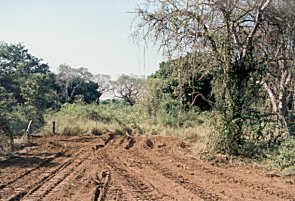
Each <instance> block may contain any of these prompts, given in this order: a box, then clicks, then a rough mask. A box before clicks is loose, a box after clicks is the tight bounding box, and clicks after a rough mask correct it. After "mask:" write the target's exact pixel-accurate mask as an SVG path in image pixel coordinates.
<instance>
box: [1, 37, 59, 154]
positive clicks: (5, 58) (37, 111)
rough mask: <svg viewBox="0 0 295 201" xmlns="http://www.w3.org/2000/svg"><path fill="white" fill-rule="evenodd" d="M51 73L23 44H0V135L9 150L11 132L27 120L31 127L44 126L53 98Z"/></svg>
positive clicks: (18, 131)
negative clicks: (47, 110)
mask: <svg viewBox="0 0 295 201" xmlns="http://www.w3.org/2000/svg"><path fill="white" fill-rule="evenodd" d="M52 75H53V74H52V73H50V71H49V66H48V65H47V64H46V63H44V62H42V59H39V58H36V57H34V56H33V55H31V54H30V53H29V52H28V50H27V49H26V48H25V46H24V45H23V44H20V43H18V44H7V43H4V42H3V43H1V44H0V97H1V101H0V113H1V117H0V134H1V136H0V138H1V141H2V142H3V143H4V145H5V144H9V145H10V150H12V147H13V135H14V134H18V133H21V132H22V131H23V129H25V127H26V126H27V123H28V122H29V120H33V124H32V125H33V128H34V129H37V128H39V127H40V126H42V125H43V123H44V119H43V112H44V109H46V108H48V107H49V106H51V105H50V104H49V103H51V104H52V102H54V100H55V93H54V91H53V88H52V85H51V84H50V83H53V82H52V80H51V78H52ZM7 139H8V141H7ZM7 142H8V143H7ZM0 146H1V145H0ZM2 151H3V150H2Z"/></svg>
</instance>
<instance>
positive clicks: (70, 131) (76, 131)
mask: <svg viewBox="0 0 295 201" xmlns="http://www.w3.org/2000/svg"><path fill="white" fill-rule="evenodd" d="M82 133H83V130H82V129H81V128H80V127H78V126H75V127H65V128H64V129H63V132H62V135H65V136H74V135H80V134H82Z"/></svg>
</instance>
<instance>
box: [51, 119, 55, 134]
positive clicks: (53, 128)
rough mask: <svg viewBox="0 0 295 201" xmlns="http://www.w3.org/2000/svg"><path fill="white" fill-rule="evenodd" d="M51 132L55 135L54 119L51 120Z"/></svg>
mask: <svg viewBox="0 0 295 201" xmlns="http://www.w3.org/2000/svg"><path fill="white" fill-rule="evenodd" d="M52 133H53V135H55V121H53V122H52Z"/></svg>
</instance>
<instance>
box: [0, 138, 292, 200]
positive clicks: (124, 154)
mask: <svg viewBox="0 0 295 201" xmlns="http://www.w3.org/2000/svg"><path fill="white" fill-rule="evenodd" d="M187 153H189V147H188V146H187V145H186V144H184V143H182V142H180V141H178V140H176V139H172V138H169V137H159V136H157V137H155V136H149V137H148V136H126V135H125V136H115V135H113V134H110V133H109V134H105V135H103V136H101V137H97V136H80V137H48V138H38V139H35V140H34V144H32V146H30V147H29V148H26V149H24V150H23V151H21V152H19V154H18V155H17V156H15V157H13V158H11V159H9V160H6V161H2V162H0V168H1V169H0V200H1V201H2V200H11V201H12V200H15V201H16V200H23V201H29V200H30V201H33V200H34V201H35V200H89V201H97V200H99V201H102V200H107V201H109V200H120V201H121V200H126V201H131V200H183V201H186V200H295V184H294V178H291V179H288V180H286V179H283V178H280V177H270V176H266V174H265V173H266V172H265V171H263V170H258V169H252V168H243V167H225V166H224V167H219V166H216V165H212V164H208V163H204V162H203V161H201V160H198V159H193V158H191V157H188V156H187V155H186V154H187Z"/></svg>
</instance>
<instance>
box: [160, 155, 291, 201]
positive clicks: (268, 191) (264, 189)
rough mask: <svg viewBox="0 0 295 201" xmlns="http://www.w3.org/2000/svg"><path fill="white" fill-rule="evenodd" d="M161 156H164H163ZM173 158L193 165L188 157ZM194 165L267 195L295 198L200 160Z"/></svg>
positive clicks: (209, 173) (201, 169) (208, 172)
mask: <svg viewBox="0 0 295 201" xmlns="http://www.w3.org/2000/svg"><path fill="white" fill-rule="evenodd" d="M161 157H163V156H161ZM167 157H169V156H167V155H165V158H167ZM170 159H171V158H170ZM172 160H176V161H177V162H178V163H180V164H183V165H185V166H192V164H189V163H188V161H187V160H186V159H183V158H180V157H178V156H172ZM193 166H197V167H198V170H200V171H202V172H204V173H206V174H208V175H214V176H216V177H217V178H223V179H225V180H226V181H227V182H230V183H232V184H237V183H239V184H240V185H243V186H245V187H247V188H250V189H252V190H255V191H260V192H263V193H265V194H266V195H269V196H275V197H277V198H280V199H285V200H295V196H294V195H291V194H290V193H289V192H287V191H280V190H275V189H270V188H269V187H267V186H265V185H264V184H261V185H260V184H254V183H250V182H248V181H246V180H244V179H242V178H236V177H234V176H232V175H230V174H229V173H226V172H225V171H220V170H216V169H215V168H214V167H211V168H209V167H206V166H204V165H203V164H201V163H198V162H196V164H195V165H193ZM191 169H192V168H191ZM274 188H275V187H274Z"/></svg>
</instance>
